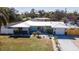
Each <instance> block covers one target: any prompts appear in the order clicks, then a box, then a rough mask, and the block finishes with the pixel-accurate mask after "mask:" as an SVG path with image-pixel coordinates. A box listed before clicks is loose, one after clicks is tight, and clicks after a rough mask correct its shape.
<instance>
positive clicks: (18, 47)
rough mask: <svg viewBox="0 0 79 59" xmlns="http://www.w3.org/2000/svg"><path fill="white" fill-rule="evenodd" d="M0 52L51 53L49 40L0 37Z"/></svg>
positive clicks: (51, 47) (51, 48)
mask: <svg viewBox="0 0 79 59" xmlns="http://www.w3.org/2000/svg"><path fill="white" fill-rule="evenodd" d="M0 51H53V46H52V41H51V40H49V39H38V38H35V37H31V38H13V37H9V36H0Z"/></svg>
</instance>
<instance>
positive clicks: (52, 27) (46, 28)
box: [0, 20, 79, 35]
mask: <svg viewBox="0 0 79 59" xmlns="http://www.w3.org/2000/svg"><path fill="white" fill-rule="evenodd" d="M68 29H79V27H78V26H77V25H70V24H65V23H64V22H59V21H32V20H28V21H25V22H21V23H18V24H15V25H11V26H7V27H4V26H2V27H1V31H0V33H1V34H17V35H30V34H32V33H33V32H37V31H39V32H40V33H41V34H52V35H67V34H68V33H69V32H68V33H67V31H69V30H68ZM78 34H79V33H78Z"/></svg>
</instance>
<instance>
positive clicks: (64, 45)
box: [58, 39, 79, 51]
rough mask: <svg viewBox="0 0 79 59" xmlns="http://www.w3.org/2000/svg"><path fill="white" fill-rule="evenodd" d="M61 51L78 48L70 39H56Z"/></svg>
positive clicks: (78, 49) (76, 49)
mask: <svg viewBox="0 0 79 59" xmlns="http://www.w3.org/2000/svg"><path fill="white" fill-rule="evenodd" d="M58 42H59V43H60V47H61V51H79V48H78V47H77V46H76V45H75V44H74V43H73V40H72V39H65V40H64V39H58Z"/></svg>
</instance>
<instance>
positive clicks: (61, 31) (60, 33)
mask: <svg viewBox="0 0 79 59" xmlns="http://www.w3.org/2000/svg"><path fill="white" fill-rule="evenodd" d="M55 34H56V35H64V34H65V29H64V28H56V29H55Z"/></svg>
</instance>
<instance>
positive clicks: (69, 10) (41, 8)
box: [14, 7, 79, 13]
mask: <svg viewBox="0 0 79 59" xmlns="http://www.w3.org/2000/svg"><path fill="white" fill-rule="evenodd" d="M14 8H15V9H16V10H18V11H19V13H23V12H26V11H28V12H29V11H30V10H31V9H35V10H37V11H38V10H45V11H46V12H47V11H55V10H56V9H59V10H65V8H66V9H67V12H73V11H77V12H79V7H14Z"/></svg>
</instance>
